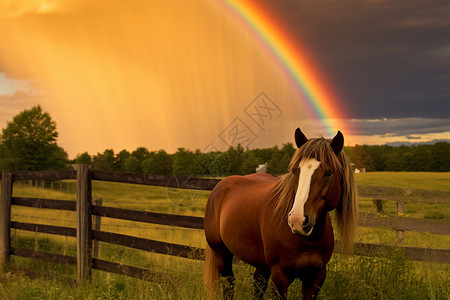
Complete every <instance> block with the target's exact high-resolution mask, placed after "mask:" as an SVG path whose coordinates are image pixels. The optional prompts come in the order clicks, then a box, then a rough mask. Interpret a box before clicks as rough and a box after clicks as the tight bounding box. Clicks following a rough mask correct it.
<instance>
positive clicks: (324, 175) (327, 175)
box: [323, 170, 333, 178]
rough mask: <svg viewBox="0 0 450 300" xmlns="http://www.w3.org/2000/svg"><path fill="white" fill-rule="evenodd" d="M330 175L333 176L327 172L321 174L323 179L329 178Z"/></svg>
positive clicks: (331, 172)
mask: <svg viewBox="0 0 450 300" xmlns="http://www.w3.org/2000/svg"><path fill="white" fill-rule="evenodd" d="M331 174H333V171H331V170H327V171H326V172H325V174H323V178H329V177H330V176H331Z"/></svg>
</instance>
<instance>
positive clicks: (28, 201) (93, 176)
mask: <svg viewBox="0 0 450 300" xmlns="http://www.w3.org/2000/svg"><path fill="white" fill-rule="evenodd" d="M1 175H2V178H1V179H2V185H1V203H0V264H5V263H7V262H8V261H9V259H10V255H15V256H21V257H28V258H34V259H39V260H44V261H48V262H55V263H63V264H73V265H76V266H77V281H78V282H79V283H83V282H85V281H87V280H90V278H91V274H92V269H96V270H103V271H106V272H112V273H117V274H122V275H127V276H132V277H137V278H142V279H145V278H149V277H151V276H153V275H155V274H154V273H153V271H151V270H148V269H144V268H140V267H136V266H130V265H124V264H121V263H115V262H110V261H106V260H102V259H99V258H96V257H93V255H92V254H93V249H92V241H101V242H106V243H111V244H115V245H121V246H126V247H130V248H134V249H140V250H145V251H151V252H156V253H161V254H167V255H173V256H178V257H184V258H189V259H197V260H200V259H202V257H203V252H204V249H201V248H197V247H191V246H186V245H180V244H173V243H165V242H160V241H155V240H150V239H145V238H139V237H133V236H129V235H125V234H118V233H112V232H107V231H101V230H100V229H99V227H97V228H94V229H93V228H92V219H93V216H94V217H95V218H98V217H109V218H116V219H122V220H129V221H135V222H145V223H151V224H160V225H168V226H175V227H182V228H192V229H199V230H202V229H203V218H201V217H193V216H181V215H172V214H163V213H153V212H147V211H136V210H128V209H121V208H114V207H105V206H102V205H96V204H93V202H92V184H91V183H92V180H99V181H110V182H122V183H133V184H143V185H155V186H163V187H174V188H185V189H192V188H195V189H199V190H211V189H212V188H213V187H214V186H215V185H216V184H217V182H218V181H219V180H217V179H198V178H178V180H171V179H172V178H173V177H170V176H169V177H168V176H155V175H143V174H131V173H121V172H107V171H97V170H90V169H89V166H88V165H76V170H73V171H40V172H31V171H30V172H13V173H11V172H4V173H2V174H1ZM66 179H75V180H76V201H67V200H50V199H40V198H24V197H12V189H13V183H14V181H19V180H66ZM11 205H18V206H26V207H35V208H49V209H58V210H67V211H75V212H76V215H77V222H76V223H77V225H76V228H71V227H61V226H52V225H41V224H33V223H25V222H14V221H13V222H12V221H11ZM359 225H360V226H365V227H389V228H393V229H395V230H397V231H399V232H400V231H404V230H413V231H419V232H429V233H435V234H450V224H449V223H448V222H446V223H442V222H441V223H436V222H431V221H427V220H417V219H411V218H405V217H395V216H392V217H380V216H379V215H377V214H371V213H361V215H360V224H359ZM11 228H14V229H17V230H24V231H31V232H40V233H47V234H55V235H63V236H69V237H76V244H77V256H68V255H61V254H55V253H47V252H41V251H36V250H29V249H24V248H17V247H11V244H10V231H11ZM394 249H401V250H402V251H403V252H404V253H405V256H407V257H409V258H412V259H414V260H422V261H427V260H430V261H435V262H441V263H449V262H450V250H448V249H431V248H420V247H406V246H401V247H396V246H392V245H379V244H371V243H357V244H356V245H355V252H356V254H357V255H377V254H380V253H385V252H386V251H391V250H394Z"/></svg>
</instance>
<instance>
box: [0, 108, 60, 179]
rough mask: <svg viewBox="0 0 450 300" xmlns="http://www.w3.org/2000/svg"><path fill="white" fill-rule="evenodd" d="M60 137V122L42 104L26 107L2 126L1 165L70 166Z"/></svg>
mask: <svg viewBox="0 0 450 300" xmlns="http://www.w3.org/2000/svg"><path fill="white" fill-rule="evenodd" d="M57 138H58V132H57V131H56V123H55V122H54V121H53V120H52V118H51V117H50V115H49V114H48V113H46V112H43V111H42V108H41V107H40V106H39V105H37V106H34V107H32V108H31V109H29V110H24V111H22V112H21V113H19V114H18V115H17V116H15V117H14V118H13V120H12V121H11V122H8V123H7V125H6V128H4V129H3V130H2V135H1V136H0V169H1V170H8V171H17V170H34V171H40V170H61V169H66V168H67V163H68V159H67V153H66V152H65V151H64V149H62V148H61V147H59V146H58V145H57V143H56V139H57Z"/></svg>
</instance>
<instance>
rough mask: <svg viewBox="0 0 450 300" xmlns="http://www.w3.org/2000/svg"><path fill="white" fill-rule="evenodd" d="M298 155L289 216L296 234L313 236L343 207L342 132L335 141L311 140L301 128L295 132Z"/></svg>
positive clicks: (295, 161)
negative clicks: (330, 213)
mask: <svg viewBox="0 0 450 300" xmlns="http://www.w3.org/2000/svg"><path fill="white" fill-rule="evenodd" d="M295 141H296V144H297V147H298V148H299V149H298V150H297V153H296V155H294V158H293V161H292V162H291V168H292V173H293V175H294V177H293V178H295V179H293V180H295V182H296V183H297V184H296V185H297V189H296V192H295V197H294V201H293V205H292V208H291V210H290V211H289V214H288V224H289V226H290V228H291V230H292V232H293V233H294V234H298V235H302V236H309V235H311V233H312V232H313V229H314V226H315V225H316V224H317V223H318V222H319V221H320V220H321V219H322V218H323V217H324V216H325V215H326V212H328V211H330V210H333V209H335V208H336V207H337V206H338V205H339V200H340V196H341V177H342V166H341V164H340V163H339V160H338V158H337V157H338V155H339V153H340V152H341V150H342V147H343V145H344V136H343V135H342V133H341V132H340V131H339V132H338V133H337V134H336V136H335V137H334V138H333V139H332V140H331V141H329V140H325V139H323V138H320V139H312V140H308V139H307V138H306V137H305V135H304V134H303V133H302V132H301V131H300V129H299V128H297V130H296V131H295Z"/></svg>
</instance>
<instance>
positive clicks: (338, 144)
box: [331, 131, 344, 155]
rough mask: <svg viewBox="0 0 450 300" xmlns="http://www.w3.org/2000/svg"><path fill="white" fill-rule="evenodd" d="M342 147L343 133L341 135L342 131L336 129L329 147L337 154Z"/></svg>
mask: <svg viewBox="0 0 450 300" xmlns="http://www.w3.org/2000/svg"><path fill="white" fill-rule="evenodd" d="M343 147H344V135H342V133H341V132H340V131H338V132H337V133H336V135H335V136H334V138H333V139H332V140H331V148H333V151H334V153H335V154H336V155H338V154H339V152H341V150H342V148H343Z"/></svg>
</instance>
